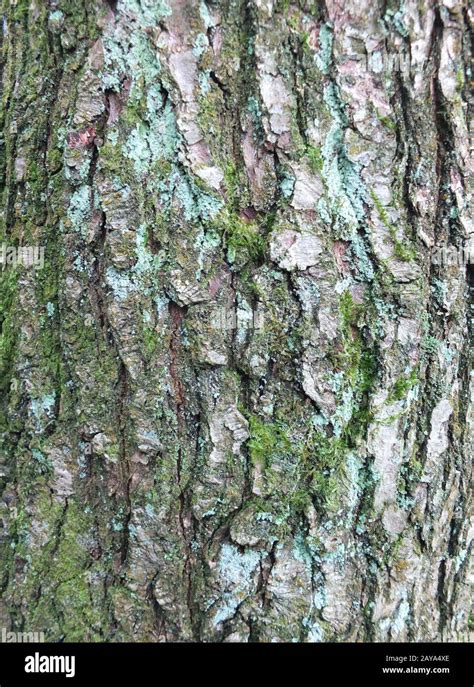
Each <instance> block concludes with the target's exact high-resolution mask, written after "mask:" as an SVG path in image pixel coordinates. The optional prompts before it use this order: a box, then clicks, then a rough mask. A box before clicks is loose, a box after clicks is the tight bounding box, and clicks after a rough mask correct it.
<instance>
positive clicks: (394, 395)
mask: <svg viewBox="0 0 474 687" xmlns="http://www.w3.org/2000/svg"><path fill="white" fill-rule="evenodd" d="M417 383H418V374H417V372H416V370H412V372H410V374H409V375H405V376H403V377H400V378H399V379H397V381H396V382H395V384H394V385H393V387H392V389H391V390H390V393H389V395H388V397H387V402H388V403H390V402H392V401H401V400H402V399H403V398H405V397H406V395H407V393H408V392H409V391H410V389H412V388H413V387H414V386H415V385H416V384H417Z"/></svg>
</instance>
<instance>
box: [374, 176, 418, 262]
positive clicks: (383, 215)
mask: <svg viewBox="0 0 474 687" xmlns="http://www.w3.org/2000/svg"><path fill="white" fill-rule="evenodd" d="M370 197H371V198H372V200H373V202H374V205H375V207H376V209H377V213H378V215H379V218H380V220H381V222H382V224H383V225H384V226H385V227H386V228H387V229H388V231H389V233H390V238H391V239H392V241H393V245H394V253H395V255H396V257H397V258H399V260H403V261H404V262H410V261H411V260H414V259H415V258H416V251H415V249H414V248H413V247H412V246H410V245H405V244H404V243H402V241H400V239H399V238H398V237H397V230H396V228H395V227H394V226H393V224H392V223H391V222H390V220H389V217H388V214H387V211H386V210H385V207H384V206H383V205H382V203H381V201H380V199H379V198H378V197H377V195H376V194H375V192H374V191H373V189H370Z"/></svg>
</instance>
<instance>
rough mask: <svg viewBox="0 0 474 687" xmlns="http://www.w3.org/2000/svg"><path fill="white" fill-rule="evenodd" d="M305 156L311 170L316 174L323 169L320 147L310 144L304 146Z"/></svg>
mask: <svg viewBox="0 0 474 687" xmlns="http://www.w3.org/2000/svg"><path fill="white" fill-rule="evenodd" d="M306 157H307V158H308V162H309V167H310V169H311V171H312V172H314V173H315V174H316V173H321V172H322V171H323V166H324V160H323V156H322V154H321V149H320V148H317V147H316V146H311V145H308V146H306Z"/></svg>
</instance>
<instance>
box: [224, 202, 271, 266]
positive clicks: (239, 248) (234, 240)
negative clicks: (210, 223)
mask: <svg viewBox="0 0 474 687" xmlns="http://www.w3.org/2000/svg"><path fill="white" fill-rule="evenodd" d="M224 242H225V246H226V249H227V259H228V260H229V262H230V263H233V262H236V261H237V260H238V262H246V261H247V260H249V259H250V260H258V259H259V258H261V257H262V256H263V253H264V250H265V239H264V237H263V236H262V235H261V233H260V232H259V229H258V226H257V225H256V224H255V223H254V222H245V221H243V220H242V219H240V217H238V216H237V215H236V214H234V213H232V214H230V215H228V216H227V218H226V219H225V220H224Z"/></svg>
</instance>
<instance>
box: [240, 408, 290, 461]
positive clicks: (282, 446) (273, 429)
mask: <svg viewBox="0 0 474 687" xmlns="http://www.w3.org/2000/svg"><path fill="white" fill-rule="evenodd" d="M249 424H250V439H249V443H248V448H249V454H250V458H251V460H252V462H253V463H254V464H255V465H260V466H262V467H264V468H265V467H270V466H271V464H272V460H273V459H274V458H275V457H278V456H281V455H284V454H287V453H288V451H289V450H290V448H291V443H290V441H289V439H288V436H287V434H286V431H287V428H286V427H285V426H284V425H283V423H281V422H264V421H263V420H261V419H260V418H259V417H257V416H255V415H252V416H251V417H250V419H249Z"/></svg>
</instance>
